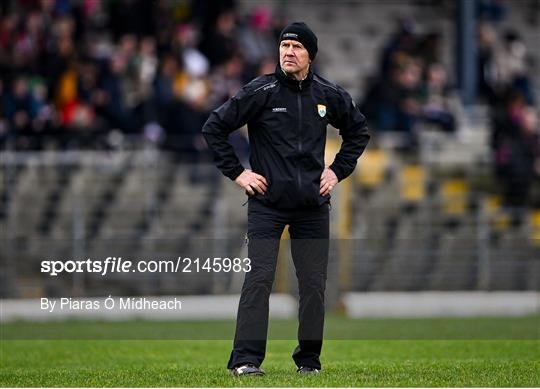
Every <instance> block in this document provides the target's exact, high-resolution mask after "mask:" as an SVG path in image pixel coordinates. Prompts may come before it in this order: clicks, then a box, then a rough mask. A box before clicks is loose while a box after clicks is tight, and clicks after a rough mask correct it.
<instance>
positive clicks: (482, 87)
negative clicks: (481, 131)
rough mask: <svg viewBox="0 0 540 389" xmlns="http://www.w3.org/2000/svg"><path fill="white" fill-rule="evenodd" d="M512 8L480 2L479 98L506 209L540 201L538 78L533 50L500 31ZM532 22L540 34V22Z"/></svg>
mask: <svg viewBox="0 0 540 389" xmlns="http://www.w3.org/2000/svg"><path fill="white" fill-rule="evenodd" d="M508 4H511V3H505V2H502V1H500V0H482V1H479V8H478V14H479V25H478V38H477V42H478V67H477V69H478V92H479V97H480V99H483V100H484V101H485V102H486V103H487V104H488V106H489V108H490V121H491V146H492V148H493V155H494V163H495V174H496V177H497V178H498V181H499V183H500V185H501V192H502V194H503V200H504V203H505V205H507V206H510V207H519V206H523V205H531V203H533V202H535V201H539V199H533V198H531V189H532V185H533V183H534V180H535V179H536V178H540V122H539V120H538V119H539V118H538V101H537V97H536V96H535V93H534V86H533V81H532V80H533V77H534V76H535V75H533V74H531V73H530V71H529V70H528V69H530V66H529V61H532V58H531V57H530V55H529V54H530V53H529V51H528V49H530V48H528V47H527V46H526V44H525V42H524V40H523V38H522V37H521V36H520V35H519V33H518V32H517V31H516V30H513V29H507V28H506V29H505V28H502V26H501V24H502V22H503V21H504V19H505V17H506V15H507V14H508V12H511V9H509V8H508ZM531 4H532V7H531V9H530V11H531V12H530V14H531V15H533V16H534V15H538V14H539V13H540V9H539V8H538V7H540V3H536V5H534V3H531ZM530 22H531V25H532V26H535V27H533V28H536V29H537V28H538V24H537V23H538V20H534V19H531V20H530ZM536 51H537V52H538V48H536ZM538 60H540V58H537V59H536V61H538ZM536 76H537V75H536ZM536 205H540V204H536Z"/></svg>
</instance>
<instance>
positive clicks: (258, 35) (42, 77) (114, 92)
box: [0, 0, 285, 154]
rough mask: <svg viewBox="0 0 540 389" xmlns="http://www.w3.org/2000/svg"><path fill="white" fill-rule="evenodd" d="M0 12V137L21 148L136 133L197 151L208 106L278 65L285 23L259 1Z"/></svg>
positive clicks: (93, 4)
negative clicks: (243, 10)
mask: <svg viewBox="0 0 540 389" xmlns="http://www.w3.org/2000/svg"><path fill="white" fill-rule="evenodd" d="M0 9H1V19H0V69H1V75H2V76H1V79H0V91H1V95H2V101H1V112H0V113H1V115H0V142H1V143H2V144H3V145H4V144H6V143H9V144H10V145H11V147H13V148H16V149H20V150H21V149H42V148H51V147H53V148H60V149H66V148H108V147H111V148H115V147H118V146H119V145H120V144H122V143H125V142H126V140H129V139H131V138H133V139H141V138H142V139H144V140H146V141H150V142H155V143H157V144H159V145H160V146H161V147H164V148H170V149H174V150H179V151H183V152H185V153H187V154H189V153H196V152H197V151H198V150H200V149H201V148H203V147H204V146H203V144H204V143H203V142H202V139H201V138H200V136H199V133H200V128H201V127H202V124H203V123H204V121H205V120H206V117H207V116H208V113H209V112H210V111H211V110H212V109H214V108H215V107H217V106H219V105H220V104H221V103H223V102H224V101H225V100H227V99H228V98H229V97H230V96H232V95H233V94H234V93H236V91H237V90H238V89H239V88H240V87H241V86H242V85H243V84H244V83H245V82H247V81H249V80H250V79H252V78H254V77H255V76H257V75H259V74H264V73H268V72H273V71H274V67H275V60H276V50H277V49H276V47H277V46H276V45H275V42H276V39H277V36H278V34H279V32H280V31H281V29H282V28H283V26H284V23H285V21H284V19H283V18H282V17H279V16H276V15H271V14H270V11H269V10H268V9H267V8H264V7H260V8H255V9H254V11H253V12H252V13H251V14H250V15H248V16H246V17H240V16H239V15H238V13H237V12H236V8H235V4H234V2H233V1H232V0H228V1H219V2H216V1H212V0H206V1H204V0H198V1H190V0H160V1H157V2H154V1H144V0H107V1H106V0H104V1H99V0H80V1H69V0H54V1H53V0H20V1H16V2H13V1H10V2H2V4H1V5H0ZM132 135H133V136H132ZM141 135H142V137H141ZM233 141H235V142H238V143H240V144H239V147H242V142H245V138H243V137H241V136H239V137H235V139H233Z"/></svg>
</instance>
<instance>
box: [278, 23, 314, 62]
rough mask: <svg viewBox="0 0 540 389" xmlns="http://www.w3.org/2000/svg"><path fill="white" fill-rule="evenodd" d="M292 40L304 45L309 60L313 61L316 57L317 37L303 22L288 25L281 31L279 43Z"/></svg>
mask: <svg viewBox="0 0 540 389" xmlns="http://www.w3.org/2000/svg"><path fill="white" fill-rule="evenodd" d="M287 39H292V40H295V41H298V42H300V43H301V44H303V45H304V47H305V48H306V50H307V51H308V53H309V58H310V59H311V60H312V61H313V60H314V59H315V56H316V55H317V37H316V36H315V33H313V31H311V29H310V28H309V27H308V26H307V24H306V23H304V22H295V23H291V24H289V25H288V26H287V27H285V28H284V29H283V31H281V34H280V36H279V42H280V43H281V41H284V40H287Z"/></svg>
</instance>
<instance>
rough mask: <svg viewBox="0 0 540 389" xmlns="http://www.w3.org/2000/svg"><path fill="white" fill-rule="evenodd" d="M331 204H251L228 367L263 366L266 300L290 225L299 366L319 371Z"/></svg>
mask: <svg viewBox="0 0 540 389" xmlns="http://www.w3.org/2000/svg"><path fill="white" fill-rule="evenodd" d="M329 208H330V205H329V204H328V203H326V204H323V205H322V206H320V207H316V208H311V209H302V210H279V209H275V208H271V207H268V206H266V205H264V204H262V203H261V202H259V201H258V200H256V199H250V200H249V204H248V239H249V242H248V257H249V258H250V259H251V266H252V269H251V271H250V272H247V273H246V276H245V280H244V284H243V287H242V294H241V297H240V303H239V306H238V316H237V320H236V334H235V337H234V346H233V350H232V352H231V356H230V359H229V362H228V368H229V369H231V368H233V367H235V366H238V365H241V364H245V363H252V364H254V365H255V366H260V365H261V364H262V362H263V360H264V356H265V352H266V339H267V332H268V299H269V296H270V292H271V290H272V284H273V283H274V278H275V271H276V262H277V256H278V251H279V242H280V238H281V234H282V232H283V229H284V228H285V226H286V225H289V234H290V237H291V254H292V258H293V262H294V266H295V269H296V277H297V279H298V290H299V296H300V301H299V312H298V319H299V326H298V346H297V347H296V348H295V350H294V352H293V355H292V357H293V359H294V362H295V363H296V365H297V366H309V367H314V368H317V369H320V368H321V362H320V360H319V356H320V354H321V348H322V337H323V327H324V291H325V287H326V277H327V267H328V245H329V243H328V238H329Z"/></svg>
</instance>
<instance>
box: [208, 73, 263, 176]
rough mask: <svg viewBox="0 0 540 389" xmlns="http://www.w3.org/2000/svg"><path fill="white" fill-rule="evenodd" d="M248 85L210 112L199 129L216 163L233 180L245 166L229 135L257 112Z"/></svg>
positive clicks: (255, 102) (255, 103)
mask: <svg viewBox="0 0 540 389" xmlns="http://www.w3.org/2000/svg"><path fill="white" fill-rule="evenodd" d="M248 85H249V84H248ZM248 85H246V86H244V87H243V88H242V89H241V90H240V91H239V92H238V93H237V94H236V95H235V96H234V97H232V98H231V99H229V100H228V101H227V102H225V103H224V104H223V105H222V106H221V107H219V108H217V109H215V110H214V111H212V113H211V114H210V117H209V118H208V120H207V121H206V123H205V124H204V126H203V129H202V133H203V136H204V138H205V139H206V143H208V147H209V148H210V150H211V151H212V154H213V156H214V162H215V164H216V166H217V167H218V169H219V170H221V172H222V173H223V174H224V175H225V176H227V177H229V178H230V179H231V180H233V181H234V180H235V179H236V177H238V176H239V175H240V174H241V173H242V172H243V171H244V167H243V166H242V164H241V163H240V160H239V159H238V156H237V155H236V153H235V151H234V148H233V147H232V145H231V144H230V142H229V140H228V138H229V134H230V133H231V132H233V131H235V130H237V129H238V128H240V127H242V126H243V125H245V124H246V123H248V122H249V121H250V119H251V118H253V117H254V115H255V113H256V112H257V111H258V109H257V107H258V103H257V101H256V96H255V95H254V94H252V93H250V92H249V89H248Z"/></svg>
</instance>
